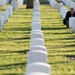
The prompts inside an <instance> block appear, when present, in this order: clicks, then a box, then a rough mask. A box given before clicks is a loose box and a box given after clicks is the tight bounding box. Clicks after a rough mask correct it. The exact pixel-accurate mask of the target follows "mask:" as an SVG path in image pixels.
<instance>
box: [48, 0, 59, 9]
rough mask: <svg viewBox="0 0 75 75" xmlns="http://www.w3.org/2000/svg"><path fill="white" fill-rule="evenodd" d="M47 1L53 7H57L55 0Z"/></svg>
mask: <svg viewBox="0 0 75 75" xmlns="http://www.w3.org/2000/svg"><path fill="white" fill-rule="evenodd" d="M48 1H49V3H50V5H51V6H52V7H53V8H54V9H58V3H57V2H56V0H48Z"/></svg>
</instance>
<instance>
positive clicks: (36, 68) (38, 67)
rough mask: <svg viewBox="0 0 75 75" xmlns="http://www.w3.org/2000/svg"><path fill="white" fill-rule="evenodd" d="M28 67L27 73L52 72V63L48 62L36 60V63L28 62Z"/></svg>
mask: <svg viewBox="0 0 75 75" xmlns="http://www.w3.org/2000/svg"><path fill="white" fill-rule="evenodd" d="M26 69H27V73H33V72H41V73H46V74H50V65H48V64H46V63H41V62H36V63H31V64H27V67H26Z"/></svg>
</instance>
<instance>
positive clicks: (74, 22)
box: [72, 18, 75, 33]
mask: <svg viewBox="0 0 75 75" xmlns="http://www.w3.org/2000/svg"><path fill="white" fill-rule="evenodd" d="M72 32H73V33H75V18H74V19H73V21H72Z"/></svg>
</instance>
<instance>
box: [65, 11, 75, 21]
mask: <svg viewBox="0 0 75 75" xmlns="http://www.w3.org/2000/svg"><path fill="white" fill-rule="evenodd" d="M70 17H71V13H70V11H68V12H67V13H66V17H65V20H67V21H69V18H70ZM72 17H75V12H74V14H73V15H72Z"/></svg>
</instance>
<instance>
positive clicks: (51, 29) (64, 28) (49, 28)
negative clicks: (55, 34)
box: [42, 28, 67, 30]
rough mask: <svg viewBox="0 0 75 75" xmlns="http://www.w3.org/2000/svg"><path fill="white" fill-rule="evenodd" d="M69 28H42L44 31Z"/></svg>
mask: <svg viewBox="0 0 75 75" xmlns="http://www.w3.org/2000/svg"><path fill="white" fill-rule="evenodd" d="M62 29H67V28H42V30H62Z"/></svg>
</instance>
